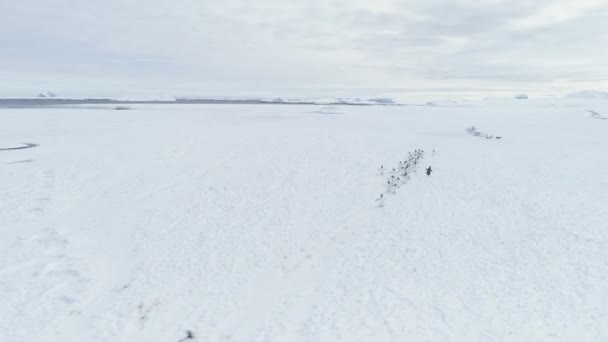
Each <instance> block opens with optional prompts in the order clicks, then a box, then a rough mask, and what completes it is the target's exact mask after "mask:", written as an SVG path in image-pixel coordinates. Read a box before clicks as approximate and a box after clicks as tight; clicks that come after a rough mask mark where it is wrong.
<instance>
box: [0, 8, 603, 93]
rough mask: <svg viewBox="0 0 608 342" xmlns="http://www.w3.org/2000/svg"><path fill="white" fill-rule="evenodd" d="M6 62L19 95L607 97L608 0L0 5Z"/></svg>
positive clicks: (10, 86) (8, 85)
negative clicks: (578, 93) (584, 92)
mask: <svg viewBox="0 0 608 342" xmlns="http://www.w3.org/2000/svg"><path fill="white" fill-rule="evenodd" d="M0 65H1V67H2V68H1V71H2V72H1V73H0V88H3V91H4V93H11V94H17V93H23V94H22V95H28V94H27V92H29V91H45V90H54V91H60V92H61V91H63V92H65V93H68V94H78V92H79V91H81V92H84V90H83V89H86V91H87V92H88V93H87V94H91V93H94V92H95V91H98V92H99V93H100V94H118V95H120V94H127V93H128V92H129V91H130V90H132V91H134V92H136V91H158V92H160V93H162V92H163V91H165V93H167V94H175V95H178V94H184V95H185V94H200V95H205V94H219V93H222V94H225V95H231V94H234V95H246V94H251V95H255V94H258V93H261V92H267V93H275V94H277V96H280V95H290V94H295V93H298V92H301V93H302V94H312V93H311V92H314V93H315V94H319V95H321V94H323V93H324V92H327V94H330V93H331V92H332V91H333V90H336V89H340V90H342V91H344V92H348V89H353V94H355V93H357V94H359V93H365V92H368V93H370V95H371V94H372V93H374V94H379V93H382V92H383V91H386V92H390V91H397V90H405V91H410V90H428V91H443V90H458V89H463V90H472V91H476V90H484V89H499V90H500V89H505V90H507V91H511V90H513V91H515V90H522V91H525V90H531V91H534V90H536V91H549V92H551V91H556V92H561V91H569V90H580V89H599V90H607V89H608V0H577V1H573V0H548V1H544V0H530V1H520V0H509V1H501V0H476V1H473V0H466V1H458V0H455V1H447V0H446V1H435V0H424V1H418V0H365V1H364V0H325V1H320V0H291V1H290V0H256V1H251V0H222V1H219V0H218V1H206V0H173V1H168V0H162V1H161V0H146V1H135V0H103V1H101V0H88V1H78V0H19V1H9V0H0ZM40 88H44V89H40ZM307 92H308V93H307Z"/></svg>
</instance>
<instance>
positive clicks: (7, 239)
mask: <svg viewBox="0 0 608 342" xmlns="http://www.w3.org/2000/svg"><path fill="white" fill-rule="evenodd" d="M338 109H339V110H340V115H328V114H325V113H327V111H323V110H319V107H314V106H296V105H293V106H292V105H289V106H288V105H283V106H280V105H156V106H155V105H147V106H146V105H142V106H137V107H135V108H134V110H132V111H114V110H112V108H108V109H107V110H106V109H102V108H98V109H86V108H37V109H34V108H32V109H0V122H1V123H2V124H1V126H0V149H9V148H10V150H0V189H1V190H2V191H0V234H1V239H0V300H1V304H0V340H1V341H28V342H31V341H62V342H73V341H126V342H132V341H146V342H154V341H159V342H160V341H163V342H166V341H168V342H178V341H180V340H182V341H190V340H192V341H194V340H195V341H422V340H433V341H443V340H452V341H492V340H510V341H533V340H561V341H605V340H607V339H608V248H607V246H608V121H606V120H597V117H608V101H606V100H572V99H571V100H563V101H561V102H560V101H556V100H551V101H548V100H547V101H513V100H504V101H499V100H493V101H486V102H472V103H468V104H465V105H462V104H455V105H450V104H447V105H445V106H442V105H437V104H435V106H408V107H338ZM590 111H593V112H594V113H597V115H590ZM333 112H334V111H332V113H333ZM470 126H475V127H477V128H478V129H479V130H480V131H483V132H486V133H488V134H492V135H498V136H502V139H501V140H487V139H483V138H480V137H474V136H471V135H468V134H466V132H465V129H466V128H467V127H470ZM28 143H29V144H37V145H38V146H32V147H31V148H23V149H12V148H15V147H23V146H27V145H26V144H28ZM416 148H422V149H424V150H426V151H427V153H426V155H425V157H424V159H423V160H422V165H421V169H420V170H418V172H417V173H416V174H415V176H414V177H413V178H412V180H411V181H410V182H409V183H408V184H407V185H405V186H402V187H401V188H400V189H398V190H397V193H396V194H394V195H385V196H388V199H387V201H386V206H385V207H383V208H378V207H377V202H376V201H375V199H376V198H377V197H378V196H379V194H380V193H381V192H383V191H385V187H384V186H383V184H384V183H385V180H386V175H385V176H380V175H378V174H377V172H376V170H377V168H378V167H379V166H380V165H384V166H385V167H387V168H392V167H395V166H396V165H397V164H398V162H399V161H400V160H403V158H404V157H405V156H406V155H407V152H408V151H412V150H414V149H416ZM432 149H436V150H437V151H438V154H437V155H435V156H431V154H430V151H431V150H432ZM429 165H430V166H432V168H433V169H434V170H435V172H434V173H433V174H432V175H431V176H430V177H427V176H426V175H425V174H424V172H423V169H422V168H426V167H427V166H429ZM188 331H189V332H190V333H188ZM189 334H190V337H188V335H189Z"/></svg>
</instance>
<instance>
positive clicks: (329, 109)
mask: <svg viewBox="0 0 608 342" xmlns="http://www.w3.org/2000/svg"><path fill="white" fill-rule="evenodd" d="M311 113H316V114H348V112H347V111H345V110H344V109H343V108H340V107H337V106H324V107H321V108H319V109H318V110H314V111H312V112H311Z"/></svg>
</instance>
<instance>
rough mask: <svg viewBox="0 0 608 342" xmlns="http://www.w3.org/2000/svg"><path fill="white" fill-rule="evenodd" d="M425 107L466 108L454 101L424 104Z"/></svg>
mask: <svg viewBox="0 0 608 342" xmlns="http://www.w3.org/2000/svg"><path fill="white" fill-rule="evenodd" d="M425 106H429V107H462V106H466V105H465V104H463V103H461V102H459V101H454V100H437V101H430V102H427V103H426V104H425Z"/></svg>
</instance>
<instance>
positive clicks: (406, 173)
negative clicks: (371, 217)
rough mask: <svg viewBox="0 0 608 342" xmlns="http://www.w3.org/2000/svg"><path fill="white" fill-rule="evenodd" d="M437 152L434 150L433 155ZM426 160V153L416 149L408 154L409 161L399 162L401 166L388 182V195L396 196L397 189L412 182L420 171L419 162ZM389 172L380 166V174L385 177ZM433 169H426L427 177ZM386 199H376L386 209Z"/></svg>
mask: <svg viewBox="0 0 608 342" xmlns="http://www.w3.org/2000/svg"><path fill="white" fill-rule="evenodd" d="M435 154H436V151H435V150H433V155H435ZM422 158H424V151H423V150H422V149H415V150H414V152H408V154H407V159H406V160H405V161H399V165H398V166H397V167H396V168H394V169H392V170H391V171H390V177H388V179H387V180H386V193H388V194H395V193H396V192H397V188H399V187H400V186H401V185H403V184H406V183H407V182H408V181H409V180H410V176H411V175H412V174H413V173H414V172H416V171H417V170H418V166H419V162H420V160H422ZM385 172H387V170H386V169H385V168H384V166H380V168H379V169H378V173H379V174H380V175H384V173H385ZM432 172H433V169H431V167H430V166H429V167H428V168H427V169H426V174H427V176H430V175H431V173H432ZM385 199H386V197H384V194H380V197H378V198H377V199H376V201H377V202H378V206H379V207H384V201H385Z"/></svg>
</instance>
